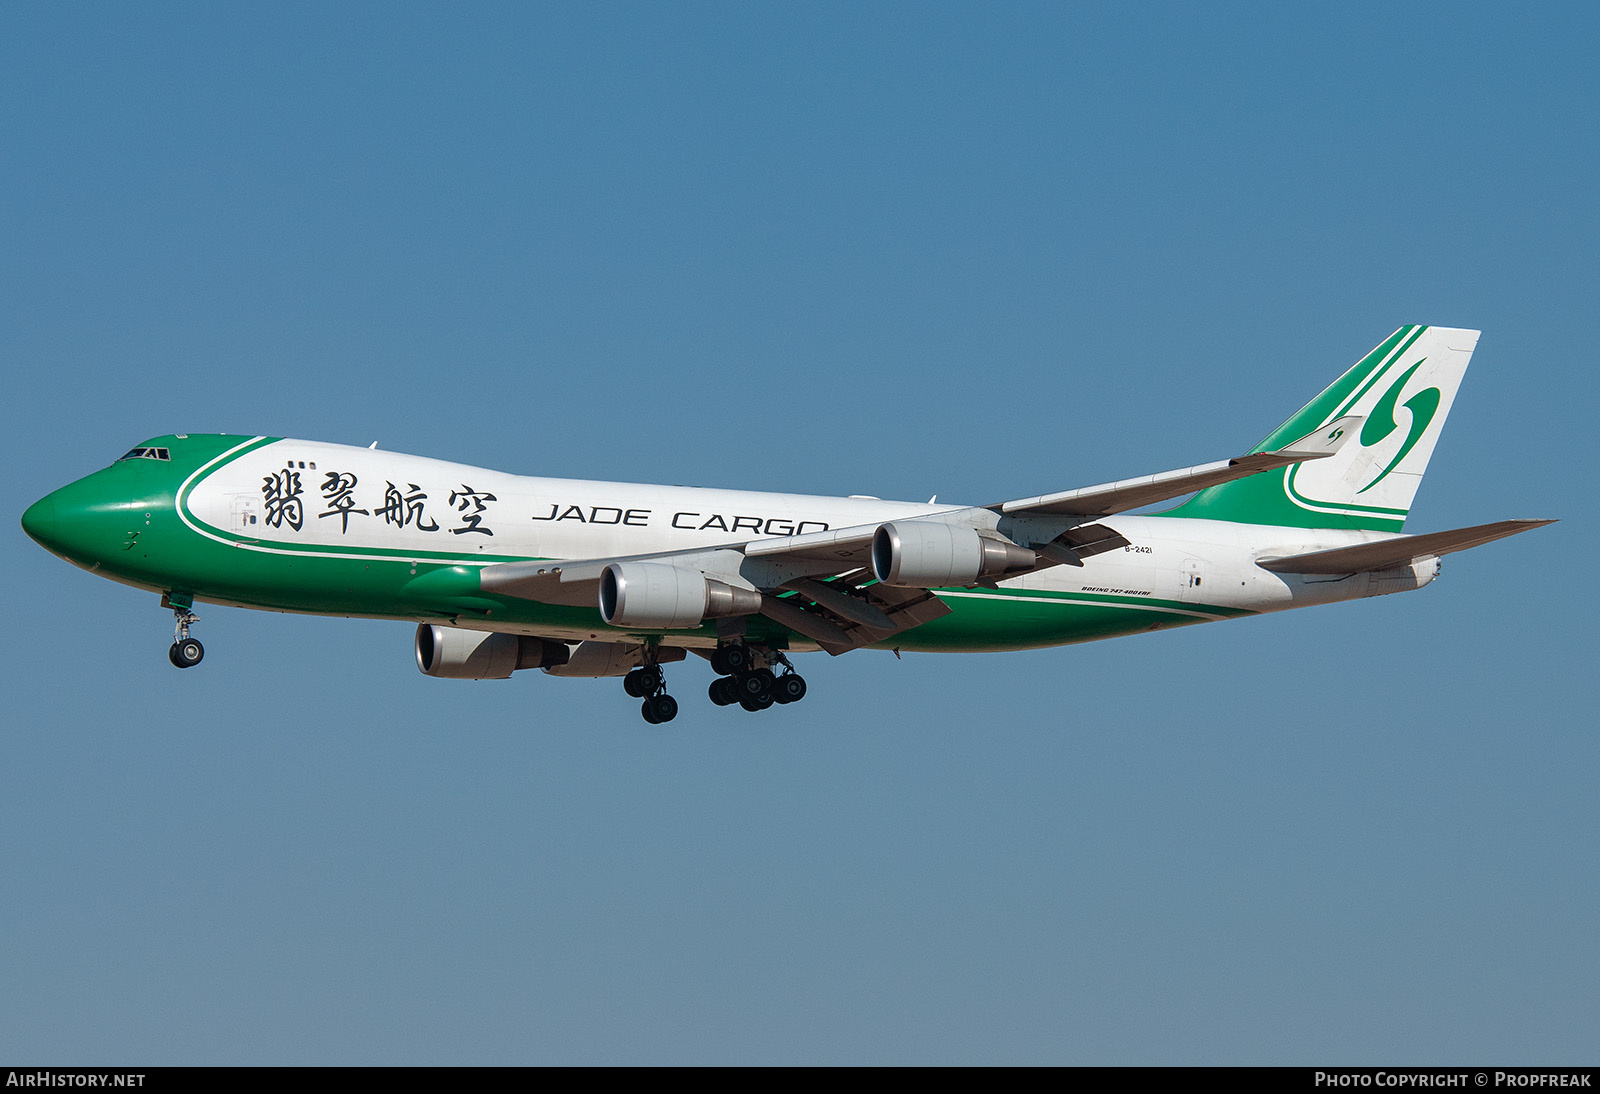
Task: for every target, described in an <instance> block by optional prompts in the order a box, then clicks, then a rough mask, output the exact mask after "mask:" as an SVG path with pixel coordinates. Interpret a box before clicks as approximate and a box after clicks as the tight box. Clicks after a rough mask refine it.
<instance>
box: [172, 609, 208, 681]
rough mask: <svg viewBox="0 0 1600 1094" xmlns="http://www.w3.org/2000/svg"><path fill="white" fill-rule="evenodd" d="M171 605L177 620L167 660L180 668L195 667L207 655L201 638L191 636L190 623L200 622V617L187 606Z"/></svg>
mask: <svg viewBox="0 0 1600 1094" xmlns="http://www.w3.org/2000/svg"><path fill="white" fill-rule="evenodd" d="M170 606H171V608H172V614H173V616H175V617H176V619H177V622H176V623H174V624H173V627H172V648H171V649H169V650H167V660H168V661H171V662H172V663H173V664H174V665H175V666H177V667H178V668H180V669H189V668H193V667H194V666H196V665H198V664H199V663H200V659H201V658H202V657H204V656H205V655H206V648H205V647H204V646H202V645H201V644H200V639H198V638H190V637H189V625H190V624H191V623H198V622H200V617H199V616H197V615H195V614H194V613H193V612H191V611H190V610H189V608H188V607H187V606H185V607H181V608H180V607H178V606H177V605H176V604H173V605H170Z"/></svg>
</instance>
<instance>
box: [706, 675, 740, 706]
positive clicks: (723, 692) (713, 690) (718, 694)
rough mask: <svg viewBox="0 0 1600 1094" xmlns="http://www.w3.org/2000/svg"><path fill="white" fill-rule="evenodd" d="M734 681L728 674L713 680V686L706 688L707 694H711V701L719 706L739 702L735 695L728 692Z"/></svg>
mask: <svg viewBox="0 0 1600 1094" xmlns="http://www.w3.org/2000/svg"><path fill="white" fill-rule="evenodd" d="M731 683H733V681H732V680H729V679H728V678H727V677H726V676H719V677H717V678H716V679H715V680H713V681H711V686H710V687H709V688H707V689H706V694H707V695H709V696H711V701H712V702H713V703H715V704H717V706H719V707H725V706H727V705H729V704H730V703H736V702H738V699H736V698H735V697H734V696H732V695H729V694H728V685H729V684H731Z"/></svg>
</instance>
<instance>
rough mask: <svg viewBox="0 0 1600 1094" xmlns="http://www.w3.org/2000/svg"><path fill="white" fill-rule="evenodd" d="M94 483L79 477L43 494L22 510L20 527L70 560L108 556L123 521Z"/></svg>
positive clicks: (91, 560)
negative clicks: (24, 510)
mask: <svg viewBox="0 0 1600 1094" xmlns="http://www.w3.org/2000/svg"><path fill="white" fill-rule="evenodd" d="M94 486H95V484H93V483H89V482H87V481H86V480H82V479H80V480H79V481H78V482H75V483H71V484H69V485H67V486H63V487H62V488H61V489H59V490H56V491H53V492H52V493H49V494H46V495H45V496H44V497H42V498H40V499H39V500H38V501H36V502H34V503H33V504H32V505H30V506H28V511H27V512H26V513H23V514H22V530H23V531H24V532H27V533H28V535H29V536H30V537H32V538H33V540H34V541H35V542H36V543H38V544H39V546H41V547H43V548H44V549H45V550H47V551H49V552H50V553H51V554H54V555H60V556H61V557H62V558H64V559H67V560H69V561H72V562H77V563H81V564H85V565H87V564H90V563H96V562H99V561H101V560H103V559H105V558H108V557H109V556H110V555H111V554H112V553H113V552H114V551H116V550H117V548H118V546H119V544H118V539H119V537H120V536H121V535H122V531H121V529H122V526H123V525H124V524H125V523H126V521H125V520H119V519H118V516H119V513H118V512H117V510H118V509H119V508H120V507H119V506H117V505H115V504H108V503H107V501H106V499H105V498H103V497H101V496H100V493H101V492H100V491H98V490H96V489H94Z"/></svg>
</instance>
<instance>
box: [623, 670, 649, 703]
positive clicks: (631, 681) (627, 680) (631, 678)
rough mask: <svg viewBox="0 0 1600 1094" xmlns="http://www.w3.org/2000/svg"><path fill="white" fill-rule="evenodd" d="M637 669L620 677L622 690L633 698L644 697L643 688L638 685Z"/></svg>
mask: <svg viewBox="0 0 1600 1094" xmlns="http://www.w3.org/2000/svg"><path fill="white" fill-rule="evenodd" d="M640 682H641V681H640V679H639V670H638V669H634V670H632V671H631V672H629V673H628V675H626V676H624V677H623V678H622V690H623V691H625V692H627V693H628V694H629V695H630V696H632V697H633V698H635V699H643V698H644V689H643V688H641V687H640V686H639V684H640Z"/></svg>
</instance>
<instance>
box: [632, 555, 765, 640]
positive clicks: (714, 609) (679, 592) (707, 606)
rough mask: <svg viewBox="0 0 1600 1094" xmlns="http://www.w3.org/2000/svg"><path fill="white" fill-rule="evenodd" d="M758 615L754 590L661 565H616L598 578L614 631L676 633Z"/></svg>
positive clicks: (758, 606) (757, 601)
mask: <svg viewBox="0 0 1600 1094" xmlns="http://www.w3.org/2000/svg"><path fill="white" fill-rule="evenodd" d="M760 610H761V594H760V593H759V592H757V591H756V590H754V589H745V588H740V587H739V586H737V585H731V584H729V583H728V582H726V581H719V580H717V579H716V578H714V577H707V576H706V575H705V574H703V573H701V572H700V571H699V570H685V569H682V568H680V567H677V566H671V565H668V564H666V563H663V562H613V563H612V564H611V565H609V566H607V567H606V568H605V571H604V572H603V573H602V574H601V575H600V617H601V618H602V619H604V620H605V621H606V622H607V623H608V624H610V625H611V626H613V627H647V628H650V629H651V630H676V629H679V628H682V627H694V626H698V625H699V623H700V621H701V620H703V619H720V618H722V617H724V616H733V615H752V614H754V613H755V612H759V611H760Z"/></svg>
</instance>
